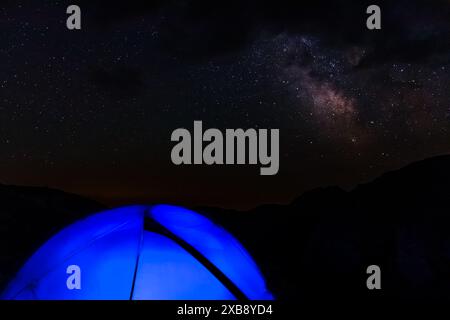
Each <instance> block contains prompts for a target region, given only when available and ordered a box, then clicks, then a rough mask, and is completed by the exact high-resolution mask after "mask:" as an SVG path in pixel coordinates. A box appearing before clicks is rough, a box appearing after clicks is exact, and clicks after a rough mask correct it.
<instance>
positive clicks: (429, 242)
mask: <svg viewBox="0 0 450 320" xmlns="http://www.w3.org/2000/svg"><path fill="white" fill-rule="evenodd" d="M0 201H1V203H2V206H1V207H2V209H0V219H1V223H0V228H2V232H1V233H0V234H1V237H2V239H1V240H2V241H1V242H0V245H1V246H2V251H1V254H0V258H1V261H0V272H1V274H2V281H3V282H4V281H5V279H7V278H8V277H10V276H11V273H12V272H13V270H17V268H19V266H20V265H21V264H22V263H23V261H24V259H25V258H26V257H27V256H28V255H29V254H30V252H32V251H33V250H34V249H36V248H37V247H38V246H39V245H40V244H41V243H42V242H43V241H44V240H45V239H47V238H48V237H50V236H51V235H52V234H53V233H55V232H56V231H57V230H59V229H61V228H62V227H63V226H64V225H67V224H69V223H71V222H73V221H75V220H76V219H78V218H80V217H82V216H84V215H86V214H88V213H92V212H96V211H99V210H102V209H104V207H103V206H102V205H100V204H97V203H95V202H93V201H90V200H86V199H83V198H81V197H78V196H75V195H68V194H65V193H63V192H60V191H55V190H50V189H41V188H22V187H8V186H0ZM196 210H197V211H199V212H202V213H203V214H205V215H207V216H209V217H210V218H212V219H213V220H215V221H217V222H218V223H219V224H221V225H222V226H224V227H225V228H226V229H227V230H229V231H230V232H232V233H233V234H234V235H235V236H237V238H238V239H239V240H240V241H242V242H243V244H244V246H245V247H247V248H248V250H249V251H250V252H251V254H252V255H253V256H254V257H255V259H256V261H257V262H258V264H259V265H260V267H261V269H262V271H263V273H264V274H265V276H266V279H267V281H268V285H269V287H270V289H271V290H272V291H273V293H274V294H275V296H276V297H277V298H278V299H287V300H294V301H312V302H318V301H319V302H320V301H334V302H336V301H343V302H345V303H350V304H351V303H353V302H356V301H363V300H366V301H369V302H370V303H374V302H376V301H380V302H382V301H387V302H389V301H399V302H401V301H415V300H416V301H438V300H448V299H449V298H450V156H439V157H434V158H430V159H426V160H423V161H419V162H416V163H413V164H411V165H408V166H406V167H404V168H402V169H400V170H396V171H392V172H389V173H386V174H384V175H382V176H381V177H379V178H377V179H375V180H374V181H372V182H370V183H367V184H364V185H360V186H358V187H356V188H355V189H354V190H352V191H349V192H347V191H344V190H342V189H340V188H338V187H328V188H320V189H316V190H312V191H310V192H307V193H305V194H303V195H302V196H300V197H299V198H297V199H295V200H294V201H293V202H292V203H291V204H289V205H263V206H260V207H257V208H255V209H253V210H250V211H246V212H239V211H234V210H226V209H218V208H196ZM372 264H375V265H378V266H380V268H381V272H382V273H381V280H382V290H379V291H377V290H374V291H370V290H368V289H367V287H366V279H367V277H368V275H367V274H366V269H367V267H368V266H369V265H372Z"/></svg>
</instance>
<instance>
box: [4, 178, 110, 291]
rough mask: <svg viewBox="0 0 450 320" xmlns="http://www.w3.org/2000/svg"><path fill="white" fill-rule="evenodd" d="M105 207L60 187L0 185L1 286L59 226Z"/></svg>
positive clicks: (61, 226)
mask: <svg viewBox="0 0 450 320" xmlns="http://www.w3.org/2000/svg"><path fill="white" fill-rule="evenodd" d="M104 208H105V207H104V206H103V205H101V204H99V203H96V202H95V201H92V200H88V199H85V198H82V197H80V196H77V195H74V194H68V193H65V192H62V191H59V190H54V189H49V188H39V187H18V186H7V185H0V288H1V287H3V286H4V285H5V282H6V281H8V279H9V278H10V277H11V276H12V275H13V274H14V272H16V271H17V270H18V269H19V268H20V266H21V265H22V264H23V263H24V262H25V260H26V258H27V257H28V256H29V255H30V254H32V253H33V252H34V250H36V249H37V248H38V247H39V246H40V245H41V244H42V243H44V242H45V241H46V240H47V239H48V238H50V237H51V236H52V235H53V234H55V233H56V232H57V231H58V230H60V229H61V228H63V227H64V226H66V225H68V224H70V223H72V222H74V221H76V220H77V219H79V218H81V217H83V216H85V215H87V214H89V213H92V212H96V211H100V210H103V209H104Z"/></svg>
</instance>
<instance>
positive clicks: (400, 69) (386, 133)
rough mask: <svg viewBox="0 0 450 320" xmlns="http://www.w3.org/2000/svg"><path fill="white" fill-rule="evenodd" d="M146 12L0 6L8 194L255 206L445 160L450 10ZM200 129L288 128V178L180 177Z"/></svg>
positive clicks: (351, 7)
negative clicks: (184, 144)
mask: <svg viewBox="0 0 450 320" xmlns="http://www.w3.org/2000/svg"><path fill="white" fill-rule="evenodd" d="M142 3H145V4H142ZM142 3H141V1H133V0H128V1H116V2H115V1H87V0H82V1H70V2H69V1H2V4H1V5H0V39H1V45H0V61H1V64H0V99H1V100H0V182H1V183H4V184H15V185H33V186H48V187H52V188H58V189H61V190H64V191H68V192H73V193H77V194H80V195H84V196H89V197H91V198H94V199H96V200H99V201H102V202H104V203H106V204H111V205H116V204H125V203H135V202H161V201H162V202H171V203H178V204H188V205H218V206H224V207H238V208H245V207H252V206H255V205H258V204H263V203H280V202H281V203H284V202H288V201H291V200H292V199H293V198H295V197H296V196H299V195H300V194H301V193H302V192H304V191H306V190H309V189H311V188H315V187H320V186H328V185H340V186H342V187H345V188H349V187H352V186H355V185H356V184H358V183H363V182H367V181H370V180H371V179H373V178H375V177H377V176H378V175H379V174H381V173H383V172H386V171H389V170H393V169H396V168H399V167H401V166H403V165H405V164H408V163H410V162H412V161H415V160H419V159H423V158H426V157H430V156H433V155H437V154H444V153H448V152H449V151H450V132H449V130H450V90H449V89H450V72H449V71H450V1H448V0H446V1H430V0H428V1H425V0H424V1H419V0H409V1H406V0H405V1H370V2H365V1H323V0H315V1H296V3H295V4H289V3H288V2H283V1H271V2H264V4H262V2H261V1H256V0H255V1H253V0H250V1H222V0H217V1H187V0H184V1H160V2H152V1H145V2H144V1H142ZM70 4H77V5H79V6H80V7H81V10H82V30H81V31H69V30H68V29H67V28H66V19H67V16H68V15H67V14H66V8H67V6H68V5H70ZM370 4H377V5H379V6H380V7H381V9H382V30H375V31H370V30H368V29H367V28H366V19H367V17H368V15H367V14H366V8H367V6H368V5H370ZM194 120H202V121H203V126H204V127H205V128H209V127H214V128H220V129H225V128H244V129H247V128H267V129H271V128H273V129H280V171H279V173H278V175H275V176H260V175H259V167H260V166H259V165H256V166H248V165H247V166H205V165H204V166H195V167H194V166H175V165H173V164H172V162H171V160H170V152H171V149H172V147H173V145H174V143H172V142H171V141H170V135H171V133H172V131H173V130H175V129H177V128H181V127H185V128H188V129H190V130H192V127H193V121H194Z"/></svg>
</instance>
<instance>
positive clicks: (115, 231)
mask: <svg viewBox="0 0 450 320" xmlns="http://www.w3.org/2000/svg"><path fill="white" fill-rule="evenodd" d="M70 266H76V267H77V268H78V267H79V270H78V271H79V284H80V286H79V288H78V287H77V288H72V287H70V286H68V283H67V281H68V278H69V277H70V276H71V274H70V273H68V267H70ZM1 298H2V299H17V300H24V299H25V300H28V299H36V300H40V299H44V300H72V299H82V300H85V299H96V300H97V299H100V300H128V299H161V300H165V299H167V300H171V299H187V300H191V299H192V300H195V299H200V300H203V299H204V300H215V299H224V300H228V299H261V300H266V299H272V295H271V294H270V293H269V291H268V290H267V289H266V285H265V282H264V279H263V277H262V275H261V273H260V271H259V270H258V268H257V266H256V265H255V263H254V262H253V260H252V259H251V257H250V255H249V254H248V253H247V251H246V250H245V249H244V248H243V247H242V245H241V244H240V243H239V242H238V241H237V240H236V239H235V238H233V237H232V236H231V235H230V234H229V233H228V232H226V231H225V230H224V229H222V228H220V227H219V226H217V225H215V224H214V223H212V222H211V221H210V220H208V219H206V218H205V217H203V216H201V215H199V214H197V213H195V212H193V211H190V210H187V209H183V208H180V207H174V206H168V205H156V206H151V207H148V206H132V207H125V208H119V209H115V210H110V211H106V212H102V213H98V214H95V215H93V216H90V217H88V218H86V219H84V220H82V221H79V222H77V223H75V224H73V225H71V226H69V227H67V228H65V229H64V230H62V231H61V232H59V233H58V234H56V235H55V236H54V237H52V238H51V239H50V240H49V241H48V242H47V243H45V244H44V245H43V246H42V247H41V248H40V249H39V250H38V251H37V252H36V253H35V254H34V255H33V256H32V257H31V258H30V259H29V260H28V261H27V262H26V264H25V265H24V266H23V267H22V269H21V270H20V271H19V273H18V274H17V276H16V278H15V279H14V280H13V281H12V282H11V283H10V284H9V286H8V287H7V288H6V290H5V292H3V294H2V296H1Z"/></svg>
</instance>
